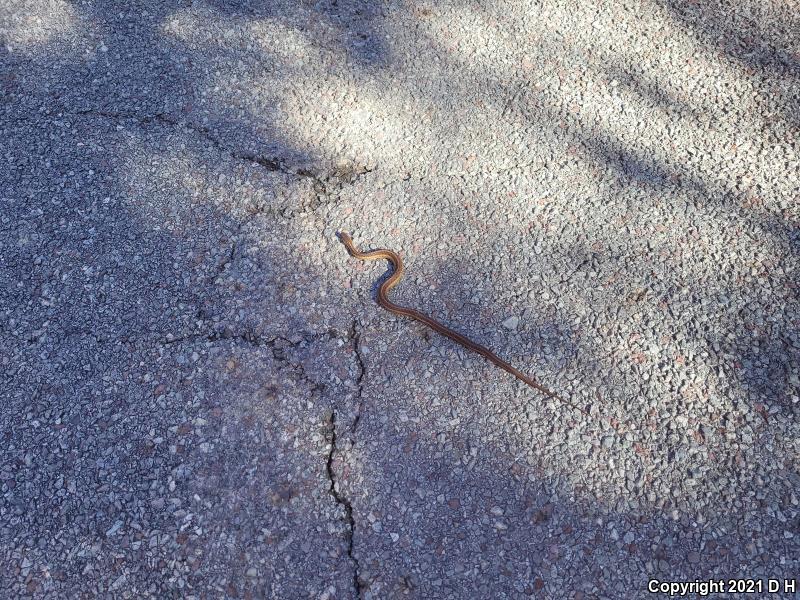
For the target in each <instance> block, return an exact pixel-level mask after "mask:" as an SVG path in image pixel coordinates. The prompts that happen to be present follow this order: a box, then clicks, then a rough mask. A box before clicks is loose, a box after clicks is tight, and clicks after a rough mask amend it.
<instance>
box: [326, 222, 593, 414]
mask: <svg viewBox="0 0 800 600" xmlns="http://www.w3.org/2000/svg"><path fill="white" fill-rule="evenodd" d="M337 236H338V237H339V240H340V241H341V242H342V243H343V244H344V245H345V247H346V248H347V252H348V253H349V254H350V256H352V257H353V258H357V259H359V260H365V261H372V260H382V259H385V260H388V261H389V262H390V263H391V265H392V271H393V272H392V274H391V276H390V277H389V278H388V279H386V280H384V281H383V283H381V285H380V287H379V288H378V304H379V305H380V306H381V307H383V308H384V309H386V310H388V311H389V312H390V313H393V314H395V315H399V316H401V317H407V318H409V319H414V320H415V321H418V322H420V323H422V324H423V325H426V326H427V327H429V328H430V329H432V330H433V331H435V332H436V333H438V334H440V335H443V336H445V337H447V338H450V339H451V340H453V341H454V342H456V343H457V344H460V345H461V346H463V347H464V348H466V349H467V350H471V351H472V352H477V353H478V354H480V355H481V356H483V357H484V358H485V359H486V360H488V361H490V362H492V363H494V364H495V365H496V366H498V367H500V368H501V369H503V370H504V371H507V372H508V373H510V374H511V375H513V376H514V377H516V378H517V379H519V380H520V381H523V382H524V383H526V384H528V385H529V386H530V387H532V388H534V389H535V390H537V391H539V392H541V393H542V394H544V395H545V396H547V397H549V398H553V399H554V400H557V401H559V402H561V403H563V404H565V405H567V406H569V407H571V408H573V409H575V410H577V411H579V412H581V413H583V414H584V415H586V416H589V413H588V412H587V411H586V410H585V409H583V408H581V407H579V406H577V405H576V404H575V403H574V402H570V401H569V400H567V399H566V398H563V397H562V396H559V395H558V394H556V393H555V392H553V391H552V390H550V389H548V388H546V387H545V386H543V385H542V384H541V383H539V382H538V381H536V380H535V379H534V378H533V377H530V376H528V375H526V374H525V373H523V372H522V371H520V370H519V369H517V368H516V367H514V366H512V365H511V364H510V363H508V362H506V361H505V360H503V359H502V358H500V357H499V356H497V355H496V354H495V353H494V352H492V351H491V350H489V349H488V348H487V347H486V346H482V345H481V344H478V343H476V342H474V341H472V340H471V339H469V338H468V337H466V336H464V335H462V334H460V333H458V332H457V331H454V330H452V329H450V328H449V327H447V326H445V325H442V324H441V323H439V322H438V321H436V320H435V319H433V318H432V317H429V316H428V315H426V314H424V313H422V312H420V311H418V310H415V309H413V308H409V307H407V306H400V305H399V304H395V303H394V302H392V301H391V300H389V291H390V290H391V289H392V288H394V287H395V286H396V285H397V284H398V283H400V279H401V278H402V277H403V273H404V272H405V269H404V267H403V260H402V259H401V258H400V255H399V254H398V253H397V252H394V251H393V250H386V249H379V250H371V251H369V252H362V251H361V250H359V249H358V248H357V247H356V246H355V244H354V243H353V238H351V237H350V235H349V234H348V233H345V232H338V233H337Z"/></svg>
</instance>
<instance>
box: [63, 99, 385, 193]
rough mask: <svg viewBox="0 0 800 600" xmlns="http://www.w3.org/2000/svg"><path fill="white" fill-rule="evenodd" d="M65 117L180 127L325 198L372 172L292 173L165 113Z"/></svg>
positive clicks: (356, 169) (349, 169)
mask: <svg viewBox="0 0 800 600" xmlns="http://www.w3.org/2000/svg"><path fill="white" fill-rule="evenodd" d="M67 114H72V115H75V116H90V117H91V116H94V117H102V118H106V119H114V120H118V121H119V120H124V119H130V120H134V121H137V122H138V123H139V124H141V125H147V124H150V123H161V124H162V125H168V126H171V127H183V128H184V129H188V130H189V131H191V132H193V133H195V134H197V135H199V136H201V137H203V138H204V139H206V140H208V141H209V142H210V143H211V145H212V146H213V147H214V148H216V149H217V150H219V151H220V152H223V153H225V154H228V155H229V156H231V157H232V158H235V159H237V160H243V161H247V162H250V163H254V164H257V165H259V166H262V167H264V168H265V169H267V170H268V171H272V172H276V173H282V174H284V175H287V176H291V177H302V178H306V179H310V180H312V181H313V182H314V188H315V190H316V191H318V192H319V193H324V194H326V195H327V194H328V191H329V188H331V187H333V188H334V189H341V188H342V187H343V186H344V185H345V184H353V183H355V181H356V180H357V179H358V178H359V177H361V176H362V175H366V174H367V173H371V172H372V171H373V170H374V168H372V167H366V166H352V165H349V164H345V165H342V166H337V167H335V168H334V169H333V171H332V172H330V173H323V174H319V173H314V172H313V171H311V170H309V169H305V168H297V169H293V168H291V167H289V166H287V165H286V163H285V162H283V161H282V160H281V159H280V158H276V157H271V156H264V155H259V154H256V153H254V152H245V151H242V150H238V149H236V148H232V147H230V146H228V145H227V144H225V143H224V142H222V141H221V140H220V139H219V138H218V137H216V136H215V135H214V134H213V133H212V131H211V129H210V128H208V127H206V126H205V125H199V124H197V123H193V122H192V121H186V120H181V119H177V118H175V117H174V116H172V115H170V114H168V113H156V114H153V115H140V114H138V113H134V112H112V111H104V110H96V109H84V110H79V111H74V112H70V113H67Z"/></svg>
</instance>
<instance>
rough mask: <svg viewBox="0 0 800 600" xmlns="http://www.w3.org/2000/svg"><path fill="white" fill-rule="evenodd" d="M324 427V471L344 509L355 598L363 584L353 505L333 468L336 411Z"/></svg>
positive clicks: (361, 592)
mask: <svg viewBox="0 0 800 600" xmlns="http://www.w3.org/2000/svg"><path fill="white" fill-rule="evenodd" d="M325 425H326V427H328V431H329V435H330V438H329V441H330V452H328V460H327V463H326V466H325V468H326V472H327V474H328V480H329V481H330V483H331V485H330V488H329V490H328V491H329V492H330V494H331V496H333V499H334V500H335V501H336V504H338V505H339V506H341V507H342V508H343V509H344V521H345V523H346V525H347V557H348V558H349V559H350V561H351V562H352V563H353V588H354V589H355V592H356V598H363V596H364V585H363V582H362V581H361V577H360V569H361V565H360V563H359V561H358V558H357V557H356V555H355V553H354V552H353V545H354V539H353V538H354V537H355V532H356V521H355V518H354V517H353V505H352V503H351V502H350V500H349V499H348V498H347V496H345V495H344V494H342V493H341V491H340V490H338V489H337V483H338V482H337V480H336V475H335V474H334V469H333V461H334V456H335V455H336V454H337V451H338V447H337V440H338V436H337V433H336V411H335V410H331V411H330V413H329V414H328V415H327V419H326V421H325Z"/></svg>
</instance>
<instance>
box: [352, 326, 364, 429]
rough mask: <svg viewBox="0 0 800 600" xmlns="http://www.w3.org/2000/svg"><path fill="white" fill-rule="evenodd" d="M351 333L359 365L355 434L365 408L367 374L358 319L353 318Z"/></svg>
mask: <svg viewBox="0 0 800 600" xmlns="http://www.w3.org/2000/svg"><path fill="white" fill-rule="evenodd" d="M349 335H350V340H352V342H353V354H354V355H355V357H356V364H357V365H358V376H357V377H356V385H357V387H358V401H357V403H356V416H355V417H353V424H352V425H351V426H350V431H351V433H352V434H353V435H355V432H356V428H357V427H358V423H359V421H360V420H361V411H362V409H363V408H364V377H365V376H366V374H367V368H366V364H365V363H364V356H363V355H362V354H361V331H359V328H358V320H357V319H353V323H352V325H351V326H350V332H349Z"/></svg>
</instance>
